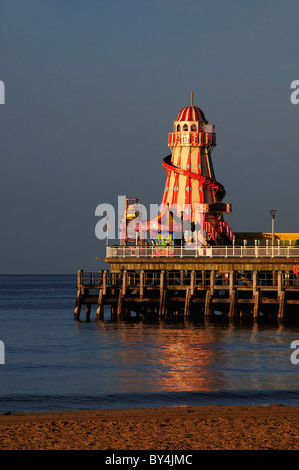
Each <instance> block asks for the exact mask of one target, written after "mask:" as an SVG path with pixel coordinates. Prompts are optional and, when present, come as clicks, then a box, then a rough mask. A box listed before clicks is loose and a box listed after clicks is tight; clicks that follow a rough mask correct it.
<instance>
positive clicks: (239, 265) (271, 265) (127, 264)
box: [74, 245, 299, 322]
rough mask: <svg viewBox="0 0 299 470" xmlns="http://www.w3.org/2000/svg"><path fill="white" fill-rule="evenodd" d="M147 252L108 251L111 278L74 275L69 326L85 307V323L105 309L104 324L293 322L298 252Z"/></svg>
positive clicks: (298, 307)
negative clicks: (107, 315)
mask: <svg viewBox="0 0 299 470" xmlns="http://www.w3.org/2000/svg"><path fill="white" fill-rule="evenodd" d="M134 250H135V251H134ZM142 250H143V251H142ZM150 250H152V248H151V247H149V248H142V247H135V248H134V247H107V257H106V258H105V261H106V262H107V263H109V264H110V270H101V271H99V272H93V273H91V272H83V271H82V270H79V271H78V279H77V298H76V303H75V311H74V318H75V319H76V320H79V319H80V316H81V314H82V307H85V312H86V320H90V319H91V313H92V309H93V310H94V315H95V318H96V319H97V320H103V319H104V308H105V307H106V311H109V312H110V319H111V320H113V319H117V318H132V317H137V318H142V319H146V318H147V319H151V320H153V319H159V318H172V319H181V320H184V319H187V318H188V319H190V318H191V319H195V320H202V321H204V320H205V319H209V320H215V321H219V320H224V321H228V320H235V321H244V320H245V321H261V322H271V321H275V322H286V321H292V322H294V321H295V322H298V320H299V275H298V272H297V271H298V270H299V247H298V246H296V247H294V246H257V245H255V246H249V247H248V246H247V247H246V246H222V247H217V246H215V247H207V248H204V250H205V251H202V250H203V248H202V247H200V248H193V250H192V249H190V248H189V249H186V248H184V249H181V247H177V250H175V251H174V252H173V253H172V256H167V255H164V256H158V255H157V254H156V253H155V252H153V251H152V252H151V253H152V256H151V255H150ZM174 255H176V256H174Z"/></svg>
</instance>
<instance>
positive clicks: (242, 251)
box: [106, 244, 299, 258]
mask: <svg viewBox="0 0 299 470" xmlns="http://www.w3.org/2000/svg"><path fill="white" fill-rule="evenodd" d="M156 257H175V258H230V257H232V258H247V257H248V258H299V246H292V245H287V246H281V245H269V244H267V245H264V246H259V245H257V244H256V245H255V246H248V245H246V244H244V245H227V246H224V245H223V246H219V245H218V246H217V245H214V246H194V245H190V246H186V245H185V246H183V245H182V246H163V245H161V246H159V245H157V246H155V245H153V246H115V245H114V246H107V251H106V258H156Z"/></svg>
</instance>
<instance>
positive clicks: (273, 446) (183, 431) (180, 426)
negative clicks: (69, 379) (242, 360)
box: [0, 405, 299, 451]
mask: <svg viewBox="0 0 299 470" xmlns="http://www.w3.org/2000/svg"><path fill="white" fill-rule="evenodd" d="M298 423H299V407H297V406H287V405H286V406H284V405H258V406H254V405H252V406H250V405H249V406H238V405H236V406H235V405H232V406H221V405H199V406H179V407H161V408H128V409H96V410H74V411H49V412H26V413H16V414H13V413H12V414H2V415H0V436H1V440H0V450H106V451H108V450H109V451H111V450H131V451H138V450H140V451H143V450H169V451H171V450H181V451H186V450H187V451H188V450H299V424H298Z"/></svg>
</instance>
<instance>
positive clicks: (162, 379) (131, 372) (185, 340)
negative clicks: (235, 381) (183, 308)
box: [117, 323, 226, 392]
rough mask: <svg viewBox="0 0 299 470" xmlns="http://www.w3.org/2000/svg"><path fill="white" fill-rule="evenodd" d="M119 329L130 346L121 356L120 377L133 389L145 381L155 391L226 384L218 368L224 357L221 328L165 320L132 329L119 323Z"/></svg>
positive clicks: (186, 389)
mask: <svg viewBox="0 0 299 470" xmlns="http://www.w3.org/2000/svg"><path fill="white" fill-rule="evenodd" d="M117 329H118V334H119V335H120V336H121V338H122V341H123V342H124V344H126V345H127V346H128V345H129V346H130V347H129V348H128V349H127V348H124V349H121V351H119V356H118V361H119V364H122V367H123V369H124V375H123V376H122V377H121V378H120V382H122V385H123V386H124V385H125V383H127V384H128V382H130V386H131V390H133V389H136V390H137V389H138V388H140V383H141V382H143V384H144V385H145V386H146V387H150V388H151V390H152V391H161V392H162V391H163V392H165V391H168V392H172V391H173V392H176V391H208V390H219V389H221V388H223V387H224V384H225V381H226V379H225V377H224V375H223V373H222V372H220V370H219V366H221V364H223V361H224V360H225V358H224V357H223V352H222V354H221V345H220V346H219V344H220V342H219V339H220V337H221V333H220V331H219V329H217V331H216V330H214V329H213V328H209V329H207V328H200V327H198V328H196V327H192V326H190V327H182V328H180V327H176V326H167V325H164V324H160V325H159V326H155V327H153V326H151V327H148V326H146V325H143V324H142V323H140V324H136V325H134V328H129V329H128V328H127V327H126V326H125V325H124V324H121V323H118V326H117ZM223 335H225V332H224V331H223ZM132 351H134V354H133V355H132ZM135 351H136V354H135ZM143 365H144V367H143Z"/></svg>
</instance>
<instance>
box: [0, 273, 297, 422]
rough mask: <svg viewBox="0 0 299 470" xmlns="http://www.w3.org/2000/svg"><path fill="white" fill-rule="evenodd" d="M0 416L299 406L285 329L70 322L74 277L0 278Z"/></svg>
mask: <svg viewBox="0 0 299 470" xmlns="http://www.w3.org/2000/svg"><path fill="white" fill-rule="evenodd" d="M0 281H1V282H0V341H2V342H3V344H4V347H5V361H4V364H0V413H8V412H11V413H14V412H27V411H54V410H71V409H72V410H74V409H95V408H137V407H160V406H186V405H208V404H218V405H268V404H272V403H273V404H274V403H275V404H283V405H299V364H298V365H296V364H293V363H292V362H291V354H292V349H291V343H292V341H294V340H299V328H298V326H292V325H280V324H279V325H276V324H268V325H261V324H256V323H247V324H245V323H239V324H237V325H233V324H230V323H223V322H217V323H215V322H197V323H196V322H192V321H185V322H175V321H172V322H169V321H153V322H145V321H142V320H137V319H131V320H127V321H125V320H118V321H110V316H109V315H108V311H106V313H105V316H104V321H97V320H95V312H93V311H92V312H91V321H89V322H86V321H85V315H84V312H82V321H79V322H78V321H75V320H74V302H75V298H76V287H75V285H76V276H75V275H24V276H23V275H22V276H21V275H7V276H6V275H1V276H0Z"/></svg>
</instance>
